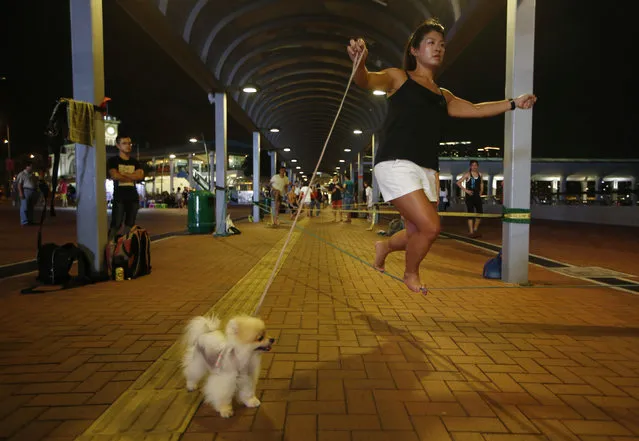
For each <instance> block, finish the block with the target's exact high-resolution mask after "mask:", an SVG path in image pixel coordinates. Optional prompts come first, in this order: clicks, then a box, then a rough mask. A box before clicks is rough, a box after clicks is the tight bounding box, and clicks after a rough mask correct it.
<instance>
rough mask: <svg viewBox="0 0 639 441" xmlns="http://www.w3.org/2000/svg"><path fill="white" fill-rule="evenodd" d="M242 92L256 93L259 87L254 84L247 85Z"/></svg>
mask: <svg viewBox="0 0 639 441" xmlns="http://www.w3.org/2000/svg"><path fill="white" fill-rule="evenodd" d="M242 92H244V93H255V92H257V89H256V88H255V87H253V86H246V87H244V88H243V89H242Z"/></svg>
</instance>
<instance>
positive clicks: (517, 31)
mask: <svg viewBox="0 0 639 441" xmlns="http://www.w3.org/2000/svg"><path fill="white" fill-rule="evenodd" d="M506 32H507V36H506V96H507V97H516V96H518V95H520V94H522V93H526V92H532V91H533V74H534V63H533V61H534V54H535V0H508V6H507V27H506ZM532 119H533V113H532V112H531V111H522V110H515V111H512V112H508V113H506V127H505V143H504V180H505V183H506V185H505V188H504V191H505V194H504V211H505V213H506V217H505V218H504V226H503V229H502V243H503V244H504V245H503V260H502V262H503V263H502V280H504V281H505V282H509V283H527V282H528V252H529V240H530V163H531V150H532V148H531V144H532V142H531V140H532ZM526 214H527V216H526ZM526 217H527V219H526Z"/></svg>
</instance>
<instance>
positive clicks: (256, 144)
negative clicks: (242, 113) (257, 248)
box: [253, 132, 260, 223]
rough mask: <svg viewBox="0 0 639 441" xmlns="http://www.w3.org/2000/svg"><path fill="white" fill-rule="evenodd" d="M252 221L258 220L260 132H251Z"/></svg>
mask: <svg viewBox="0 0 639 441" xmlns="http://www.w3.org/2000/svg"><path fill="white" fill-rule="evenodd" d="M253 202H254V205H253V222H255V223H259V222H260V207H259V206H258V204H259V203H260V132H253Z"/></svg>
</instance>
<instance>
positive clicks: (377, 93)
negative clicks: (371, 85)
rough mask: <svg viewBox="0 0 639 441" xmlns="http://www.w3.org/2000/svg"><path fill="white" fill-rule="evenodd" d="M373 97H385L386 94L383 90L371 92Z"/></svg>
mask: <svg viewBox="0 0 639 441" xmlns="http://www.w3.org/2000/svg"><path fill="white" fill-rule="evenodd" d="M373 95H378V96H382V95H386V92H384V91H383V90H373Z"/></svg>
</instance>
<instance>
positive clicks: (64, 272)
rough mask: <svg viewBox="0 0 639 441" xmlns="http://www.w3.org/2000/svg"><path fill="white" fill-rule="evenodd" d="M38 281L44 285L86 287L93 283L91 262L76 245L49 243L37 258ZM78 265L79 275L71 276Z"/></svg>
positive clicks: (40, 250) (43, 247) (41, 248)
mask: <svg viewBox="0 0 639 441" xmlns="http://www.w3.org/2000/svg"><path fill="white" fill-rule="evenodd" d="M36 262H37V264H38V277H37V280H38V281H39V282H40V283H42V284H44V285H63V286H70V285H84V284H87V283H92V280H91V277H90V274H91V262H90V261H89V257H88V256H87V255H86V253H85V252H84V251H82V249H81V248H80V247H78V246H77V244H75V243H67V244H64V245H61V246H60V245H56V244H54V243H47V244H44V245H42V246H41V247H40V249H39V250H38V255H37V257H36ZM75 262H77V263H78V275H77V276H72V275H71V267H72V266H73V264H74V263H75Z"/></svg>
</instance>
